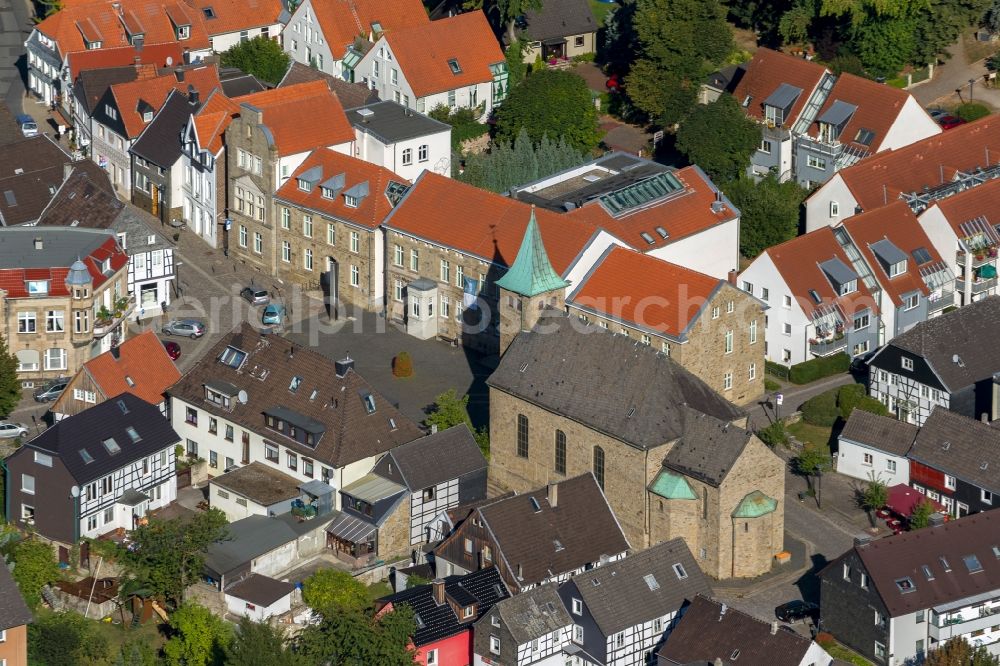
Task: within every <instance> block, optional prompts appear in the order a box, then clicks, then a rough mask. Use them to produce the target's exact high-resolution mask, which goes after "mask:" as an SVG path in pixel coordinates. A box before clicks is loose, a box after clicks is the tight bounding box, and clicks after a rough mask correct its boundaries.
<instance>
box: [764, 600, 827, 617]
mask: <svg viewBox="0 0 1000 666" xmlns="http://www.w3.org/2000/svg"><path fill="white" fill-rule="evenodd" d="M818 612H819V606H817V605H816V604H814V603H812V602H811V601H801V600H799V599H796V600H795V601H789V602H788V603H785V604H781V605H780V606H778V607H777V608H775V609H774V615H775V617H777V618H778V619H779V620H781V621H782V622H798V621H799V620H804V619H806V618H814V617H816V614H817V613H818Z"/></svg>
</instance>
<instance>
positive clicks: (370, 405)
mask: <svg viewBox="0 0 1000 666" xmlns="http://www.w3.org/2000/svg"><path fill="white" fill-rule="evenodd" d="M361 402H362V403H364V405H365V412H367V413H368V414H374V413H375V397H374V396H373V395H372V394H371V393H365V394H364V395H362V396H361Z"/></svg>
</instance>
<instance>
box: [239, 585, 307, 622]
mask: <svg viewBox="0 0 1000 666" xmlns="http://www.w3.org/2000/svg"><path fill="white" fill-rule="evenodd" d="M294 593H295V585H293V584H292V583H288V582H285V581H281V580H275V579H274V578H269V577H267V576H262V575H260V574H250V575H249V576H247V577H246V578H244V579H242V580H240V581H239V582H236V583H233V584H232V585H230V586H229V587H228V588H226V608H227V609H228V610H229V612H230V613H232V614H233V615H237V616H240V615H246V616H247V617H249V618H250V619H251V620H254V621H255V622H261V621H263V620H266V619H268V618H270V617H273V616H276V615H282V614H284V613H287V612H288V611H290V610H291V609H292V595H293V594H294Z"/></svg>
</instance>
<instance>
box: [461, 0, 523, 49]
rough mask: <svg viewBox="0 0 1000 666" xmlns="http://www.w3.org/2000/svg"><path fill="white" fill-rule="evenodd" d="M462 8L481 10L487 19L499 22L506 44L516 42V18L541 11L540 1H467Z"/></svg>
mask: <svg viewBox="0 0 1000 666" xmlns="http://www.w3.org/2000/svg"><path fill="white" fill-rule="evenodd" d="M462 6H463V8H465V9H466V10H469V9H481V10H483V13H484V14H486V16H487V17H488V18H489V17H492V18H493V19H495V20H496V21H499V22H500V23H501V24H502V25H503V26H504V31H505V32H506V33H507V42H508V43H513V42H515V41H517V26H516V22H517V19H518V17H520V16H523V15H524V13H525V12H526V11H528V10H529V9H541V8H542V0H467V2H466V3H465V4H464V5H462Z"/></svg>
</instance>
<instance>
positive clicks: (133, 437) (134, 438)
mask: <svg viewBox="0 0 1000 666" xmlns="http://www.w3.org/2000/svg"><path fill="white" fill-rule="evenodd" d="M125 432H126V433H128V437H129V439H131V440H132V443H133V444H135V443H136V442H138V441H139V440H140V439H142V437H140V436H139V433H138V431H136V429H135V428H133V427H132V426H129V427H127V428H125Z"/></svg>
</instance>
